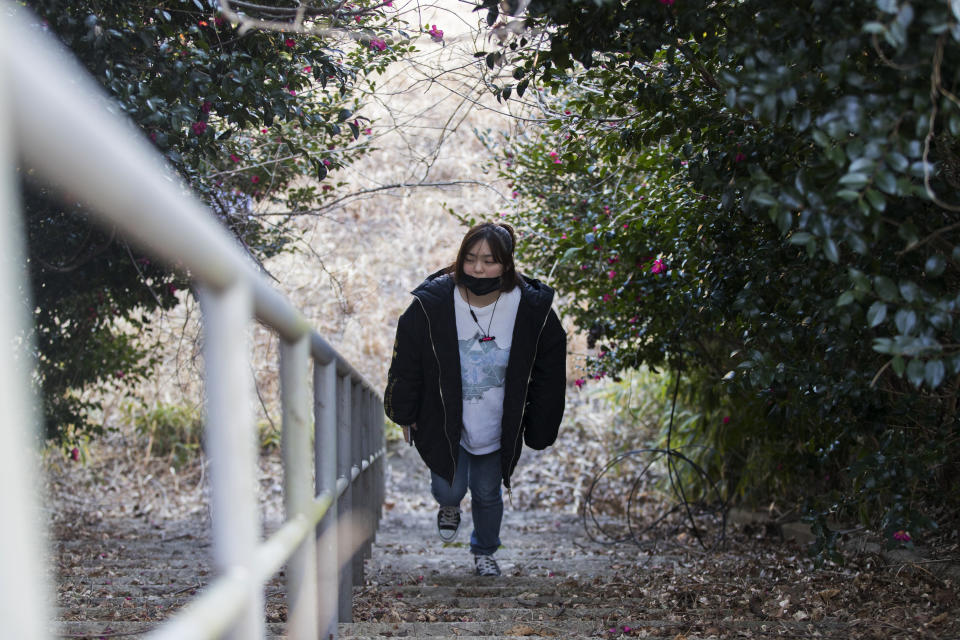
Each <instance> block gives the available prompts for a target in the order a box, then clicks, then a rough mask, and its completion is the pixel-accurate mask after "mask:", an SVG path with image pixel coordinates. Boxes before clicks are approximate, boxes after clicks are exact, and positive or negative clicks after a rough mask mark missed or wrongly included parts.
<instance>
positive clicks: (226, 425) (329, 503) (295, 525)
mask: <svg viewBox="0 0 960 640" xmlns="http://www.w3.org/2000/svg"><path fill="white" fill-rule="evenodd" d="M25 14H26V11H25V10H24V9H23V8H22V7H18V6H15V5H14V4H13V3H8V2H6V1H5V0H0V167H2V168H3V174H2V175H0V207H2V211H0V216H2V217H0V253H2V256H0V300H2V301H3V303H2V305H0V343H2V345H3V347H2V348H3V351H0V356H6V357H4V358H3V361H4V363H5V365H4V366H3V367H0V406H3V407H4V411H5V413H6V414H7V416H8V427H7V429H6V430H7V431H9V432H10V433H9V434H5V435H6V442H5V446H3V447H0V474H2V476H0V477H2V481H3V484H2V486H3V487H4V491H0V513H3V514H4V515H5V519H6V520H8V523H9V524H8V525H5V527H4V528H3V529H2V530H0V548H2V551H3V560H2V562H0V602H2V603H3V604H2V605H0V606H2V609H0V625H3V626H2V627H0V629H2V630H3V633H2V634H0V635H3V637H11V638H14V637H15V638H23V639H32V638H44V637H48V636H49V634H50V633H51V627H50V622H49V610H50V602H51V600H50V597H49V592H50V590H49V586H48V585H46V584H45V583H44V576H45V575H46V574H47V570H46V563H45V560H44V555H43V551H44V545H43V543H42V542H38V541H39V540H42V532H43V527H42V526H41V525H39V524H38V522H37V520H38V518H37V517H36V512H37V511H38V510H39V509H38V505H39V500H38V498H37V495H38V494H37V491H36V478H34V477H33V476H32V473H33V472H32V470H31V465H30V464H29V456H25V455H24V452H25V451H26V450H28V449H30V447H31V445H32V443H33V441H35V439H36V438H37V433H38V429H37V425H38V421H37V418H36V410H35V408H34V407H33V406H32V403H31V402H30V401H29V398H30V395H29V388H30V385H29V375H30V366H29V365H28V364H27V363H25V362H24V360H25V357H24V352H25V351H30V350H29V349H25V348H24V347H23V346H22V345H21V346H20V347H16V346H15V345H16V344H17V341H18V340H22V337H23V336H25V335H29V331H27V327H28V324H27V321H26V318H25V317H24V316H25V314H24V313H23V310H24V308H25V306H24V305H22V304H19V303H17V302H16V301H17V300H18V299H19V298H20V297H21V296H22V292H24V291H26V290H27V289H26V286H25V281H24V278H23V271H24V267H23V240H22V233H21V231H20V226H21V220H20V217H19V215H18V213H17V211H18V206H17V204H18V198H17V194H16V189H15V180H14V168H15V166H16V162H17V158H18V157H19V158H21V159H22V161H25V162H26V163H27V164H29V165H30V166H31V167H32V168H34V169H35V170H36V171H37V172H38V173H39V174H40V175H41V176H42V177H43V178H45V179H47V180H48V181H50V182H51V183H53V184H54V185H56V186H57V187H60V188H62V189H65V190H66V191H68V192H69V193H71V194H72V195H73V196H75V197H77V198H78V199H79V200H82V201H83V202H85V204H86V205H87V207H88V208H89V209H90V210H91V211H92V212H94V215H95V217H96V218H97V219H98V220H99V221H100V222H101V223H103V224H105V225H108V226H113V227H115V228H116V229H117V230H118V231H119V232H120V233H121V234H123V235H124V236H125V237H127V238H128V239H130V240H131V241H133V242H135V243H137V244H138V245H139V246H140V247H141V248H142V249H143V250H144V251H146V252H148V253H149V254H151V255H152V256H153V257H154V258H157V259H160V260H163V261H165V262H166V263H167V264H169V265H173V266H176V267H177V268H180V269H184V270H186V271H187V272H188V273H190V275H191V278H192V280H193V282H194V284H195V285H196V287H197V290H198V294H199V298H200V304H201V309H202V311H203V317H204V360H205V367H206V372H205V380H206V383H205V391H206V413H207V423H206V428H205V432H204V437H205V440H206V442H205V445H206V446H205V448H206V450H207V451H209V452H210V453H211V455H212V461H211V480H210V482H211V490H212V491H211V494H212V496H211V500H212V511H213V518H212V527H213V565H214V568H215V570H216V572H217V574H218V577H217V578H216V579H215V580H214V581H213V582H212V583H211V584H210V585H209V586H208V587H207V588H206V589H205V590H204V592H203V593H202V594H201V595H200V596H199V597H198V598H197V599H195V600H194V601H192V602H191V603H190V604H189V605H187V606H186V607H185V608H184V609H182V610H181V611H180V612H178V613H177V614H176V615H175V616H174V617H173V618H172V619H171V620H169V621H167V622H166V623H165V624H163V625H162V626H160V627H159V628H157V629H155V630H154V631H153V632H152V633H151V635H150V637H151V638H152V639H153V640H159V639H164V640H166V639H170V640H173V639H176V640H184V639H186V638H197V639H198V640H199V639H205V638H216V637H221V636H223V635H224V634H226V635H228V636H229V637H230V638H236V639H238V640H239V639H243V640H247V639H251V640H252V639H259V638H263V637H264V633H265V618H264V605H263V595H262V593H263V584H264V582H265V581H266V580H268V579H269V578H270V576H272V575H273V574H275V573H276V571H277V570H278V569H279V568H280V567H281V566H282V565H283V564H284V563H286V564H287V597H288V620H287V636H288V637H289V638H297V639H299V638H304V639H306V638H310V639H315V638H318V637H323V638H328V637H330V638H333V637H335V636H336V622H337V620H341V621H344V620H349V619H350V605H351V592H352V584H353V582H354V580H355V579H356V578H358V577H360V576H362V562H363V557H364V556H365V555H368V554H369V549H370V544H371V542H372V529H373V528H374V527H375V525H376V522H377V521H378V519H379V506H380V504H382V502H383V453H384V450H385V447H384V436H383V406H382V399H381V398H380V397H379V395H378V394H377V392H376V391H375V390H374V388H373V387H372V386H371V385H370V384H369V383H367V382H366V381H365V380H364V379H363V377H362V376H361V375H360V374H359V373H358V372H357V371H356V370H355V369H354V368H353V367H352V366H351V365H350V364H349V363H348V362H347V361H346V360H345V359H344V358H342V357H341V356H340V355H339V354H337V352H336V351H335V350H334V349H333V347H332V346H330V345H329V344H328V343H327V342H326V341H325V340H324V339H323V338H322V337H321V336H320V335H318V334H317V333H316V332H314V331H313V330H312V329H311V327H310V325H309V323H308V322H307V321H306V320H305V319H304V318H303V316H302V315H301V314H300V313H299V311H297V309H296V308H295V307H294V306H293V305H292V304H291V303H290V302H289V301H288V300H287V299H286V298H285V297H284V296H283V295H282V294H281V293H280V292H278V291H277V290H276V289H274V288H273V287H272V286H271V285H270V283H269V282H268V281H267V279H266V278H265V277H263V275H262V274H261V273H260V272H259V271H258V270H257V268H256V267H255V265H254V264H253V263H252V262H251V261H250V260H249V258H248V257H247V256H246V255H245V254H244V252H243V251H242V250H241V249H240V247H239V246H238V245H237V243H236V241H235V240H234V238H232V237H231V235H230V234H229V233H228V232H227V231H226V230H224V229H223V228H222V227H221V226H220V225H219V223H218V222H217V221H216V219H215V217H214V216H213V215H212V214H211V213H210V212H209V211H208V210H207V209H206V208H205V207H204V206H203V205H202V204H201V203H200V202H199V201H198V200H197V199H196V198H195V197H194V196H193V195H191V194H190V193H189V190H188V189H187V188H186V187H185V186H184V185H183V184H182V183H181V181H180V180H179V179H178V177H177V176H176V175H175V174H174V173H173V172H172V171H171V170H170V168H169V167H167V166H166V164H165V163H164V162H163V159H162V157H161V156H160V155H159V154H158V153H157V152H156V151H155V150H154V149H153V148H152V147H151V145H149V144H148V143H147V142H146V141H145V140H144V137H143V135H142V133H141V132H139V131H138V130H137V129H136V128H135V127H134V126H133V125H132V124H131V123H130V122H129V121H126V120H124V119H122V118H121V117H119V116H117V115H116V114H114V113H111V107H110V103H109V101H108V100H107V99H106V97H105V95H104V94H103V92H102V91H101V90H100V88H99V87H98V86H97V85H96V83H95V82H94V81H93V79H92V78H90V77H89V75H88V74H87V73H86V71H85V70H84V69H82V68H81V67H80V65H79V64H78V63H77V62H76V61H75V60H74V59H73V58H72V56H71V54H70V53H69V52H68V51H66V50H64V49H63V48H62V47H61V46H60V45H59V44H58V43H57V42H56V41H55V40H54V39H53V38H52V37H50V36H49V35H48V34H46V33H44V30H43V29H42V28H41V27H39V26H38V25H37V24H35V23H34V22H32V21H31V20H30V19H29V18H28V17H26V15H25ZM254 317H257V318H259V319H260V320H261V321H262V322H263V323H264V324H266V325H268V326H270V327H272V328H273V329H274V330H275V331H276V332H277V333H278V335H279V338H280V341H281V349H280V380H281V389H282V398H281V404H282V410H283V429H282V441H283V446H282V449H283V459H284V503H285V509H286V514H287V517H286V520H285V522H284V524H283V525H282V526H281V528H280V529H279V530H278V531H276V532H275V533H274V534H273V535H272V536H271V537H270V538H269V539H268V540H267V541H263V542H261V541H260V540H259V539H258V538H259V516H258V513H257V506H256V501H255V500H256V497H255V496H256V493H255V476H254V472H255V468H256V453H257V452H256V442H255V429H254V421H253V414H252V410H251V407H250V403H247V402H243V401H237V398H249V397H250V395H249V393H250V392H252V389H251V380H250V379H249V376H248V375H244V372H248V371H249V364H248V361H247V360H248V358H249V349H247V348H246V334H247V331H248V329H249V325H250V322H251V321H252V319H253V318H254ZM311 360H312V368H313V380H312V384H311V383H310V382H308V380H307V375H308V371H309V370H310V361H311ZM311 390H312V392H311ZM311 397H312V401H311ZM311 418H312V419H311ZM311 429H313V430H314V431H313V433H311ZM311 439H312V440H313V444H312V450H313V460H311V459H310V451H311ZM357 482H359V483H360V485H362V488H363V490H361V489H360V487H354V485H355V484H357ZM334 507H336V508H334ZM347 514H355V517H354V519H355V520H357V521H359V522H361V523H364V524H366V525H367V531H368V533H366V534H365V535H364V536H363V538H362V542H360V544H359V545H358V544H357V541H355V540H341V539H340V538H342V537H343V536H338V535H337V531H338V528H339V527H338V526H337V522H338V519H343V518H344V516H346V515H347ZM311 534H314V535H311ZM348 545H353V546H354V547H356V546H359V547H360V549H359V550H358V551H356V552H355V553H353V554H352V556H351V558H352V559H351V561H350V562H349V563H348V564H347V566H346V567H343V566H340V564H339V563H338V560H337V557H338V551H342V549H341V547H347V546H348ZM351 548H352V547H351ZM24 595H26V596H27V600H28V601H29V602H28V603H27V604H26V605H25V604H24ZM11 605H12V606H11Z"/></svg>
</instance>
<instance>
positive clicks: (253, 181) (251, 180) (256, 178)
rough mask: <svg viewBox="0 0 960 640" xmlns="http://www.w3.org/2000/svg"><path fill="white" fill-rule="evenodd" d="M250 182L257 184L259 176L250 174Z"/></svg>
mask: <svg viewBox="0 0 960 640" xmlns="http://www.w3.org/2000/svg"><path fill="white" fill-rule="evenodd" d="M250 182H252V183H253V184H257V183H258V182H260V176H252V177H251V178H250Z"/></svg>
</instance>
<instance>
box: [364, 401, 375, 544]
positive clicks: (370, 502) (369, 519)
mask: <svg viewBox="0 0 960 640" xmlns="http://www.w3.org/2000/svg"><path fill="white" fill-rule="evenodd" d="M372 398H373V392H372V391H371V390H370V389H364V390H363V459H364V460H366V461H368V466H367V470H366V471H364V473H363V495H364V496H365V498H364V505H363V511H364V518H365V520H366V523H367V541H366V544H364V546H363V557H364V558H365V559H369V558H370V557H371V556H372V555H373V534H374V528H375V527H376V518H375V517H374V511H373V510H374V508H376V504H377V503H376V499H377V495H376V485H375V484H374V475H373V463H372V462H370V457H371V456H372V455H373V452H374V448H373V444H374V437H373V412H372V411H371V409H372V406H373V403H372V402H371V400H372Z"/></svg>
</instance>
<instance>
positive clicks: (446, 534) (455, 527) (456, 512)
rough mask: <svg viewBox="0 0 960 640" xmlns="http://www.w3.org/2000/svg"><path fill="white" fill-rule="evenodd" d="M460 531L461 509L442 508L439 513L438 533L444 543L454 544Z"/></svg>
mask: <svg viewBox="0 0 960 640" xmlns="http://www.w3.org/2000/svg"><path fill="white" fill-rule="evenodd" d="M459 530H460V507H440V511H438V512H437V533H438V534H440V539H441V540H443V541H444V542H453V540H454V539H455V538H456V537H457V531H459Z"/></svg>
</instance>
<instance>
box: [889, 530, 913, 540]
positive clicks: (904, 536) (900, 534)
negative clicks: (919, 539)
mask: <svg viewBox="0 0 960 640" xmlns="http://www.w3.org/2000/svg"><path fill="white" fill-rule="evenodd" d="M893 539H894V540H898V541H900V542H910V534H909V533H907V532H906V531H904V530H902V529H901V530H900V531H897V532H896V533H895V534H893Z"/></svg>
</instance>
